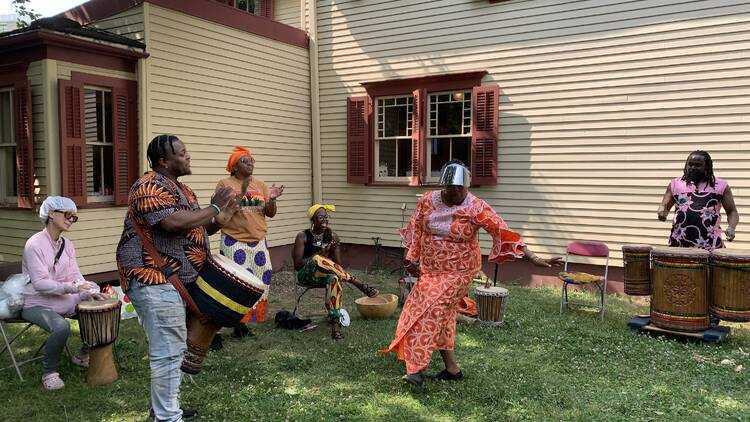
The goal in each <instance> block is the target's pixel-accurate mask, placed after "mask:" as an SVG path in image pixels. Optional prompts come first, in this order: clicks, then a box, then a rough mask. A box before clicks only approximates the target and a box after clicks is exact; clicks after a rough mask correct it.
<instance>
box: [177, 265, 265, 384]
mask: <svg viewBox="0 0 750 422" xmlns="http://www.w3.org/2000/svg"><path fill="white" fill-rule="evenodd" d="M185 288H186V289H187V291H188V293H189V294H190V296H191V297H192V298H193V301H195V304H196V305H198V309H199V310H200V311H201V312H202V313H203V314H204V315H205V316H206V317H207V319H208V321H206V322H205V323H203V322H201V320H200V318H198V316H196V315H194V314H193V313H192V312H189V313H188V316H187V350H186V351H185V356H184V358H183V360H182V367H181V369H182V371H183V372H185V373H188V374H197V373H198V372H200V371H201V368H202V367H203V360H204V359H205V358H206V354H208V349H209V347H210V345H211V340H213V338H214V335H216V333H217V332H218V331H219V330H220V329H221V327H234V326H236V325H237V324H239V323H240V322H244V318H245V316H246V315H249V314H250V311H251V310H252V308H253V306H254V305H255V303H256V302H258V300H260V298H261V296H263V292H264V291H265V290H266V288H267V286H266V285H265V284H263V282H261V281H260V280H259V279H258V278H257V277H255V276H254V275H253V274H251V273H250V272H249V271H247V270H246V269H245V268H243V267H241V266H240V265H238V264H236V263H234V261H232V260H231V259H229V258H227V257H225V256H223V255H219V254H215V255H213V256H211V257H209V258H208V259H207V260H206V262H205V263H204V264H203V268H202V269H201V271H200V274H199V275H198V278H197V280H196V281H195V283H191V284H188V285H187V286H185Z"/></svg>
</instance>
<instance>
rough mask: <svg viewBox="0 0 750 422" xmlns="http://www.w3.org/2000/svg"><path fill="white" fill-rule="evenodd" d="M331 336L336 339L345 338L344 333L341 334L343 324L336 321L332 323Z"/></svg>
mask: <svg viewBox="0 0 750 422" xmlns="http://www.w3.org/2000/svg"><path fill="white" fill-rule="evenodd" d="M331 338H332V339H334V340H343V339H344V335H343V334H341V324H339V323H338V322H334V323H332V324H331Z"/></svg>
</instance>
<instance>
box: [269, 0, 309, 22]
mask: <svg viewBox="0 0 750 422" xmlns="http://www.w3.org/2000/svg"><path fill="white" fill-rule="evenodd" d="M301 11H302V6H301V5H300V0H274V2H273V19H274V20H275V21H278V22H281V23H283V24H285V25H289V26H292V27H295V28H297V29H304V28H302V24H301V20H300V12H301Z"/></svg>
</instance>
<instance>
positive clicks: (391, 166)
mask: <svg viewBox="0 0 750 422" xmlns="http://www.w3.org/2000/svg"><path fill="white" fill-rule="evenodd" d="M412 104H413V98H412V96H411V95H407V96H400V97H383V98H378V99H377V110H376V112H375V118H376V121H375V162H376V163H377V164H378V166H377V169H376V170H377V173H376V175H375V180H382V181H387V180H397V179H398V178H401V179H403V180H406V177H409V176H411V136H412V120H413V118H412V115H413V113H412Z"/></svg>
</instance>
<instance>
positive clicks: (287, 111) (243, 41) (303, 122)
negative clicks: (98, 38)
mask: <svg viewBox="0 0 750 422" xmlns="http://www.w3.org/2000/svg"><path fill="white" fill-rule="evenodd" d="M148 11H149V13H148V15H147V17H146V20H147V22H148V23H149V24H148V28H147V29H148V34H149V41H148V52H149V53H150V57H149V58H148V59H147V66H148V69H149V72H148V82H147V83H148V87H147V90H148V102H149V104H150V105H149V108H150V112H149V113H148V115H149V119H150V128H151V133H150V134H149V136H148V137H147V138H148V139H151V137H153V136H155V135H158V134H162V133H173V134H176V135H178V136H179V137H180V138H181V139H182V140H184V141H185V142H186V144H187V147H188V152H189V153H190V155H191V158H192V170H193V175H191V176H188V177H185V178H184V181H185V182H186V183H187V184H188V185H189V186H191V187H192V188H193V190H194V191H195V192H196V194H197V195H198V197H199V199H200V202H201V203H202V204H207V203H208V202H209V198H210V196H211V194H212V193H213V191H214V188H215V187H216V183H217V182H218V181H219V180H220V179H222V178H225V177H228V173H227V172H226V171H225V167H226V160H227V158H228V157H229V154H230V152H231V150H232V146H233V145H243V146H248V147H250V148H251V149H252V150H253V153H254V155H255V159H256V165H255V175H257V177H259V178H260V179H262V180H264V181H265V182H266V183H267V184H268V185H269V186H271V185H272V184H276V185H282V184H283V185H285V186H286V190H285V191H284V195H283V196H282V197H281V198H280V199H279V202H278V214H277V216H276V217H275V218H273V219H270V220H269V234H268V242H269V245H270V246H281V245H288V244H291V243H293V242H294V236H295V235H296V233H297V232H298V231H300V230H302V229H304V228H305V227H307V224H308V222H307V220H306V218H305V211H306V210H307V207H308V206H309V205H310V204H311V194H310V185H311V180H310V178H311V167H310V124H311V123H310V100H309V97H310V94H309V93H310V83H309V80H310V78H309V73H308V72H309V70H308V69H309V55H308V51H307V50H306V49H303V48H299V47H294V46H290V45H287V44H284V43H280V42H277V41H273V40H270V39H268V38H264V37H260V36H257V35H254V34H249V33H246V32H242V31H239V30H235V29H232V28H228V27H225V26H222V25H218V24H215V23H211V22H207V21H204V20H201V19H198V18H195V17H191V16H187V15H184V14H180V13H177V12H174V11H171V10H168V9H164V8H161V7H158V6H153V5H150V7H149V8H148ZM188 28H189V30H186V29H188ZM146 142H147V141H146ZM213 241H214V242H213V245H212V247H213V249H214V250H215V251H216V250H218V243H217V242H218V236H214V237H213Z"/></svg>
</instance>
